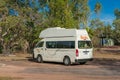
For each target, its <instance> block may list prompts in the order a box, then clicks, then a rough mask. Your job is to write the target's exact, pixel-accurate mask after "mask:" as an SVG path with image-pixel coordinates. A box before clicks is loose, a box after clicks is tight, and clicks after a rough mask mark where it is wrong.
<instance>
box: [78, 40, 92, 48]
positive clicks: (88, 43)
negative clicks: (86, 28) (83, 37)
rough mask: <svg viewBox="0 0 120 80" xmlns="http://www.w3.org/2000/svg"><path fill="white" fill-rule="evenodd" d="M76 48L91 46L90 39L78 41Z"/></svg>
mask: <svg viewBox="0 0 120 80" xmlns="http://www.w3.org/2000/svg"><path fill="white" fill-rule="evenodd" d="M78 48H92V43H91V41H78Z"/></svg>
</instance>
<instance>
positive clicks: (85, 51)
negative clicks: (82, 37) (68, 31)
mask: <svg viewBox="0 0 120 80" xmlns="http://www.w3.org/2000/svg"><path fill="white" fill-rule="evenodd" d="M92 50H93V49H92V43H91V41H78V52H79V56H78V58H79V59H89V58H92V55H93V53H92V52H93V51H92Z"/></svg>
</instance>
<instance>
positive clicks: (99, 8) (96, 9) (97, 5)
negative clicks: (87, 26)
mask: <svg viewBox="0 0 120 80" xmlns="http://www.w3.org/2000/svg"><path fill="white" fill-rule="evenodd" d="M101 8H102V5H101V3H100V2H97V3H96V4H95V9H94V11H95V13H96V14H99V13H100V10H101Z"/></svg>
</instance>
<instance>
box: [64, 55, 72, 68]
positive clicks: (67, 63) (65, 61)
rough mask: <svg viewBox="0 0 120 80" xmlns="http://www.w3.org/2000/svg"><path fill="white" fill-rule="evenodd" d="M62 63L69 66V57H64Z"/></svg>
mask: <svg viewBox="0 0 120 80" xmlns="http://www.w3.org/2000/svg"><path fill="white" fill-rule="evenodd" d="M63 63H64V65H66V66H69V65H70V64H71V61H70V58H69V57H65V58H64V59H63Z"/></svg>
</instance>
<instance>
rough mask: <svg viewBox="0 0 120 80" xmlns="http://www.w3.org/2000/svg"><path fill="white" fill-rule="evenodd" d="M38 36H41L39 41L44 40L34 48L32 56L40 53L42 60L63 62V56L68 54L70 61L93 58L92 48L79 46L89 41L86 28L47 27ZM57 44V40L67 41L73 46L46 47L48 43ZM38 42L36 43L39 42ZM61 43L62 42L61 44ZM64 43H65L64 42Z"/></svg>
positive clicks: (35, 56)
mask: <svg viewBox="0 0 120 80" xmlns="http://www.w3.org/2000/svg"><path fill="white" fill-rule="evenodd" d="M39 37H40V38H43V39H42V40H41V41H40V42H44V44H43V46H42V47H36V48H34V58H37V56H38V55H41V56H42V58H43V61H54V62H63V59H64V57H65V56H68V57H69V58H70V60H71V62H72V63H74V62H75V61H76V60H81V59H82V60H84V59H85V60H86V59H92V58H93V48H92V47H91V48H79V47H78V46H79V43H80V44H81V43H82V41H83V43H84V42H85V41H88V42H91V40H90V38H89V36H88V33H87V31H86V30H84V29H83V30H77V29H65V28H59V27H57V28H48V29H45V30H43V31H42V32H41V33H40V36H39ZM40 42H39V43H40ZM52 42H53V43H54V45H57V46H58V43H59V42H63V43H65V42H69V43H70V45H72V43H74V48H72V47H71V48H58V47H56V46H55V48H54V45H53V48H48V47H47V45H48V44H52ZM39 43H38V44H39ZM63 43H62V44H63ZM65 44H66V43H65ZM67 45H68V44H67ZM76 50H78V56H76Z"/></svg>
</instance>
